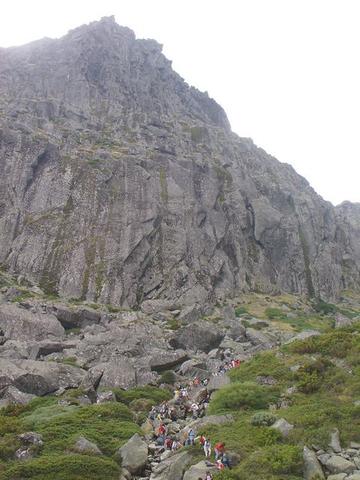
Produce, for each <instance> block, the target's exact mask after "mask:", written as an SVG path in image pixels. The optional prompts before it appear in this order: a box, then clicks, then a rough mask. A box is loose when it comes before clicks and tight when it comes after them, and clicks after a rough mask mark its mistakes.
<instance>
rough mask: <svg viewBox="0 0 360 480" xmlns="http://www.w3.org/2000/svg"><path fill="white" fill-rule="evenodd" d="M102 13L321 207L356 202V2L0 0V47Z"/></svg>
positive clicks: (359, 146)
mask: <svg viewBox="0 0 360 480" xmlns="http://www.w3.org/2000/svg"><path fill="white" fill-rule="evenodd" d="M107 15H115V18H116V20H117V22H118V23H119V24H120V25H125V26H128V27H130V28H131V29H133V30H134V31H135V33H136V35H137V37H138V38H155V39H156V40H158V41H159V42H160V43H162V44H163V45H164V53H165V55H166V56H167V57H168V58H169V59H171V60H172V61H173V67H174V69H175V70H176V71H177V72H178V73H179V74H180V75H181V76H182V77H184V78H185V80H186V81H187V82H188V83H190V84H191V85H194V86H196V87H197V88H199V89H200V90H203V91H205V90H206V91H208V93H209V95H210V96H212V97H213V98H215V100H217V101H218V102H219V103H220V104H221V105H222V106H223V107H224V108H225V110H226V112H227V114H228V117H229V120H230V122H231V125H232V129H233V130H234V131H235V132H236V133H238V134H239V135H240V136H244V137H251V138H252V139H253V140H254V142H255V143H256V144H257V145H259V146H261V147H263V148H264V149H265V150H267V151H268V152H269V153H271V154H272V155H274V156H275V157H277V158H278V159H279V160H280V161H282V162H287V163H290V164H292V165H293V166H294V167H295V169H296V170H297V171H298V172H299V173H300V174H301V175H303V176H305V177H306V178H307V179H308V180H309V182H310V183H311V185H312V186H313V187H314V188H315V189H316V190H317V192H318V193H320V195H322V196H323V197H324V198H325V199H326V200H329V201H331V202H332V203H334V204H338V203H340V202H342V201H343V200H350V201H355V202H360V188H359V181H360V166H359V165H360V142H359V140H360V135H359V133H360V132H359V128H360V118H359V117H360V55H359V54H360V0H222V1H218V0H98V1H95V0H71V1H70V0H61V1H60V0H59V1H57V0H52V1H51V0H2V2H1V15H0V46H2V47H7V46H12V45H21V44H24V43H27V42H29V41H32V40H36V39H38V38H42V37H44V36H47V37H59V36H62V35H64V34H65V33H66V32H67V31H68V30H69V29H71V28H74V27H76V26H79V25H81V24H84V23H89V22H91V21H93V20H98V19H100V17H102V16H107Z"/></svg>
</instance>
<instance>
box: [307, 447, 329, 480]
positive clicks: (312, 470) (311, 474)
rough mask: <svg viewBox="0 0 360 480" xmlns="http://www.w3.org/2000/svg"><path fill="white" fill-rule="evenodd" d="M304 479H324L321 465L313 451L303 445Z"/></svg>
mask: <svg viewBox="0 0 360 480" xmlns="http://www.w3.org/2000/svg"><path fill="white" fill-rule="evenodd" d="M303 458H304V480H320V479H325V475H324V472H323V470H322V468H321V465H320V463H319V461H318V459H317V458H316V455H315V452H313V451H312V450H310V449H309V448H308V447H306V446H305V447H304V451H303Z"/></svg>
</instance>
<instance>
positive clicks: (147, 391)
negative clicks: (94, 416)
mask: <svg viewBox="0 0 360 480" xmlns="http://www.w3.org/2000/svg"><path fill="white" fill-rule="evenodd" d="M113 392H114V394H115V397H116V400H117V401H118V402H122V403H125V405H129V404H130V403H131V402H132V401H133V400H139V399H140V400H141V399H147V400H151V401H152V402H153V405H157V404H159V403H161V402H163V401H164V400H170V399H171V397H172V394H171V393H170V392H169V391H168V390H165V389H163V388H158V387H151V386H150V385H146V386H145V387H136V388H132V389H130V390H122V389H120V388H113Z"/></svg>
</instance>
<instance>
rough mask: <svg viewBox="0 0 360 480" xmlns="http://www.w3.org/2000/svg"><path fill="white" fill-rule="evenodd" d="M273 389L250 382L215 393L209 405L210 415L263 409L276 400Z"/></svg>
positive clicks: (275, 393) (276, 394)
mask: <svg viewBox="0 0 360 480" xmlns="http://www.w3.org/2000/svg"><path fill="white" fill-rule="evenodd" d="M278 398H279V393H278V391H277V390H276V389H275V388H271V387H264V386H261V385H257V384H256V383H252V382H244V383H235V384H233V385H228V386H226V387H224V388H223V389H221V390H220V391H218V392H216V393H215V394H214V395H213V399H212V401H211V403H210V405H209V413H210V414H218V413H228V412H232V411H238V410H240V409H245V410H246V409H254V410H257V409H264V408H267V407H268V406H269V405H270V404H271V403H274V402H276V401H277V400H278Z"/></svg>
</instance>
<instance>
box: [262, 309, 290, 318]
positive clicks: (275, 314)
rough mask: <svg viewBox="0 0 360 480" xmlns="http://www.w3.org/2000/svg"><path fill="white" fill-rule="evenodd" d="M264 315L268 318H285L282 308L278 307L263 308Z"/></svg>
mask: <svg viewBox="0 0 360 480" xmlns="http://www.w3.org/2000/svg"><path fill="white" fill-rule="evenodd" d="M265 315H266V316H267V318H269V319H270V320H276V319H282V318H286V315H285V314H284V312H283V311H282V310H280V308H272V307H269V308H267V309H266V310H265Z"/></svg>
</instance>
